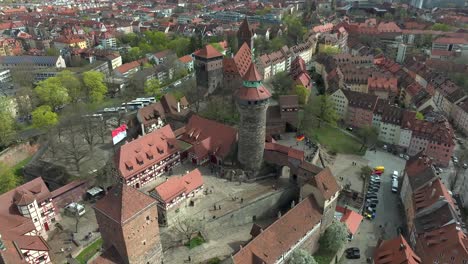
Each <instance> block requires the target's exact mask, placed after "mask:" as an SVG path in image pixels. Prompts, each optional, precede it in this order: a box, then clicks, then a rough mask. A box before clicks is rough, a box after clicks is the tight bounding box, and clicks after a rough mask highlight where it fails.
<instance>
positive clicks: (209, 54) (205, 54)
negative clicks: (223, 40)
mask: <svg viewBox="0 0 468 264" xmlns="http://www.w3.org/2000/svg"><path fill="white" fill-rule="evenodd" d="M193 54H194V55H195V56H198V57H202V58H205V59H212V58H216V57H223V54H221V52H219V51H218V50H217V49H215V48H214V47H213V46H211V45H209V44H208V45H206V46H205V47H203V48H202V49H199V50H197V51H195V52H194V53H193Z"/></svg>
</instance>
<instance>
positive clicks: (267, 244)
mask: <svg viewBox="0 0 468 264" xmlns="http://www.w3.org/2000/svg"><path fill="white" fill-rule="evenodd" d="M320 211H321V209H320V208H319V206H318V205H317V203H316V202H315V200H314V198H313V196H309V197H307V198H305V199H304V200H302V201H301V202H299V203H298V204H297V205H296V206H295V207H294V208H292V209H291V210H289V211H288V212H287V213H286V214H285V215H284V216H282V217H281V218H279V219H278V220H276V221H275V222H274V223H273V224H271V225H270V226H269V227H268V228H266V229H265V230H263V231H262V232H261V233H260V234H259V235H257V236H256V237H255V238H254V239H253V240H251V241H250V242H249V243H248V244H247V245H246V246H244V247H243V248H242V249H241V250H240V251H239V252H237V253H236V254H235V255H234V256H233V257H232V260H233V263H234V264H258V263H275V262H276V261H277V259H278V258H279V257H281V255H282V254H284V253H286V252H287V251H289V250H290V249H291V247H292V246H293V245H295V244H296V243H297V242H298V241H299V240H300V239H301V238H303V237H304V236H305V235H306V234H307V232H310V231H311V230H312V229H314V228H315V227H317V225H319V224H320V220H321V218H322V214H321V213H320ZM315 232H319V231H318V230H316V231H315Z"/></svg>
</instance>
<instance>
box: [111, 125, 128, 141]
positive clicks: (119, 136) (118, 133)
mask: <svg viewBox="0 0 468 264" xmlns="http://www.w3.org/2000/svg"><path fill="white" fill-rule="evenodd" d="M126 137H127V125H125V124H123V125H121V126H119V127H118V128H116V129H114V130H112V142H113V143H114V145H115V144H117V143H119V142H120V141H122V140H123V139H124V138H126Z"/></svg>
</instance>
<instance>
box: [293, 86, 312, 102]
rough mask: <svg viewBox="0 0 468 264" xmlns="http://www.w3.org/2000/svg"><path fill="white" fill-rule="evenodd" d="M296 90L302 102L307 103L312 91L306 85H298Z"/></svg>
mask: <svg viewBox="0 0 468 264" xmlns="http://www.w3.org/2000/svg"><path fill="white" fill-rule="evenodd" d="M295 92H296V94H297V96H298V98H299V103H300V104H305V103H307V99H309V95H310V91H309V90H307V88H305V87H304V85H296V89H295Z"/></svg>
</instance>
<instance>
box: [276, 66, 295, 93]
mask: <svg viewBox="0 0 468 264" xmlns="http://www.w3.org/2000/svg"><path fill="white" fill-rule="evenodd" d="M293 85H294V80H293V79H292V78H291V76H290V75H289V74H288V73H287V72H279V73H277V74H276V75H274V76H273V78H272V80H271V86H272V88H273V97H274V98H278V97H279V96H280V95H285V94H290V92H291V89H292V88H293Z"/></svg>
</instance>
